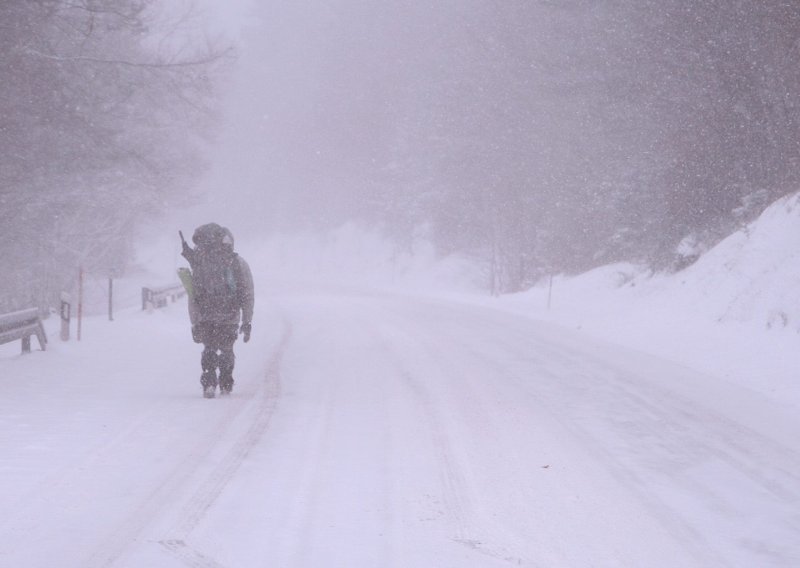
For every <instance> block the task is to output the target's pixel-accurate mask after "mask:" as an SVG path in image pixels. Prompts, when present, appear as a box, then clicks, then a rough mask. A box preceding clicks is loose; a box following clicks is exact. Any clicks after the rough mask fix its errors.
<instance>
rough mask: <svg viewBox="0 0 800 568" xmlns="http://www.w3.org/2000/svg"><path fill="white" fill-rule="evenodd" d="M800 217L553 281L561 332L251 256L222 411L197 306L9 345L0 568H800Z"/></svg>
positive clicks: (539, 296) (258, 252)
mask: <svg viewBox="0 0 800 568" xmlns="http://www.w3.org/2000/svg"><path fill="white" fill-rule="evenodd" d="M798 214H800V208H798V206H797V198H790V199H787V200H785V201H784V202H781V203H778V204H776V205H775V206H773V208H771V209H770V210H768V211H767V212H766V213H765V215H764V216H763V217H762V219H761V220H760V221H759V222H758V223H756V224H754V225H753V226H751V227H750V228H748V231H747V233H746V234H745V233H742V234H740V235H734V236H732V237H731V238H730V239H728V240H726V241H725V242H723V243H721V244H720V245H719V246H718V247H717V248H715V249H714V250H712V251H710V252H709V253H708V254H707V255H705V256H704V257H703V258H702V259H701V260H700V261H699V262H698V263H696V264H695V265H693V266H692V267H691V268H689V269H688V270H686V271H684V272H683V273H680V274H678V275H673V276H648V275H645V274H642V273H641V272H639V271H637V270H636V269H635V268H634V267H628V266H617V267H607V268H605V269H600V270H597V271H594V272H593V273H590V274H588V275H583V276H580V277H576V278H572V279H564V278H557V279H556V281H555V284H554V287H553V294H552V308H551V309H550V310H547V308H546V301H547V294H548V291H547V289H546V288H545V287H541V288H537V289H534V290H532V291H530V292H528V293H525V294H520V295H517V296H515V297H508V298H501V299H490V298H485V297H482V296H478V295H475V294H467V293H466V292H465V290H464V289H461V290H460V291H459V293H458V294H457V295H456V294H454V293H445V292H443V290H444V289H447V288H448V287H447V286H446V285H440V286H438V289H437V294H436V295H435V296H434V295H430V294H427V295H423V294H421V293H420V292H419V290H420V289H422V288H426V287H427V288H430V286H429V284H430V281H436V282H439V283H441V282H443V281H448V282H449V281H455V280H458V278H461V277H462V276H463V274H464V273H465V272H468V270H469V269H468V267H466V266H465V265H464V264H463V263H461V262H458V261H455V260H451V261H450V262H448V263H446V264H445V265H441V264H439V265H437V264H436V263H435V262H434V260H433V259H432V257H431V256H430V255H427V256H426V255H421V256H417V257H415V258H416V260H414V261H412V260H411V258H412V257H404V256H402V255H401V256H398V255H396V254H393V255H391V256H389V257H387V256H386V255H385V254H384V252H385V251H384V250H383V249H381V248H380V247H378V248H377V249H374V248H373V249H370V247H368V246H366V244H365V243H366V241H365V240H364V239H359V238H354V237H352V236H351V237H347V236H345V237H341V235H340V239H339V240H338V241H337V240H336V239H334V241H333V248H334V249H335V248H337V247H338V248H339V249H347V248H348V247H347V246H345V245H346V243H347V242H348V240H349V241H358V242H359V243H360V246H361V248H360V249H359V250H361V251H362V252H363V256H364V258H366V259H367V261H366V262H356V261H353V262H352V263H351V264H346V263H344V261H343V260H342V259H343V258H344V257H349V258H351V259H352V258H353V255H352V250H350V251H345V250H342V252H341V257H342V258H340V259H339V260H337V258H336V257H335V255H334V257H333V258H330V255H329V257H328V259H327V264H325V263H322V264H321V263H320V262H319V261H317V262H316V264H314V263H312V266H314V267H316V268H314V269H313V270H312V274H311V275H313V273H314V272H315V273H316V276H317V277H320V276H321V275H323V273H325V272H326V271H331V272H333V268H332V267H335V266H337V265H338V266H340V267H341V266H345V267H346V270H344V271H342V272H344V273H346V274H349V275H351V276H352V275H354V274H356V275H361V276H363V275H364V274H366V273H368V272H369V270H367V269H366V268H364V266H365V264H368V265H371V269H370V270H372V272H373V273H374V274H380V273H381V271H382V270H383V272H384V276H375V277H374V278H375V279H374V281H372V282H371V283H372V284H373V285H374V286H373V287H372V288H369V289H366V288H365V287H363V286H360V287H357V286H354V285H353V282H354V281H363V278H360V277H359V278H351V279H349V280H348V278H342V279H339V280H337V281H336V282H335V284H326V285H322V284H319V285H314V286H310V285H298V284H297V280H295V281H294V282H289V281H287V280H286V277H287V276H288V275H287V273H286V272H287V271H285V270H284V271H279V270H277V267H284V268H285V265H286V263H287V259H293V260H294V261H297V260H298V259H297V258H295V257H292V255H291V254H290V252H291V251H289V252H287V251H286V250H284V251H283V252H281V247H279V246H276V245H274V244H272V245H270V246H267V247H255V248H251V249H249V250H248V249H246V248H245V251H246V255H245V256H246V257H247V258H248V259H250V261H251V264H252V265H253V268H254V272H255V273H256V281H257V283H258V297H257V304H258V306H257V313H256V318H255V321H254V334H253V339H252V341H251V342H250V343H249V344H246V345H244V344H241V343H239V344H237V355H238V359H237V372H236V378H237V384H236V387H235V391H234V394H233V396H231V397H229V398H221V399H219V398H218V399H214V400H205V399H203V398H202V397H201V396H200V387H199V380H198V379H199V348H198V346H197V345H195V344H193V343H192V342H191V338H190V334H189V325H188V318H187V315H186V306H185V304H184V303H183V302H179V303H177V304H174V305H170V306H169V307H167V308H166V309H164V310H158V311H155V312H154V313H146V312H141V311H139V310H138V308H137V307H135V303H136V297H135V286H134V285H133V284H132V283H130V282H128V283H126V284H124V285H122V286H121V290H128V292H126V293H123V294H122V295H121V297H125V298H129V303H130V304H131V305H132V306H133V307H130V308H126V309H120V310H119V311H118V313H117V314H116V316H115V321H114V322H109V321H107V318H105V317H104V316H102V315H93V316H91V317H89V318H87V319H86V320H85V322H84V326H83V340H82V341H81V342H80V343H77V342H74V341H73V342H69V343H61V342H59V341H58V340H57V334H56V330H55V329H52V326H53V324H54V323H55V322H48V327H50V328H51V329H50V335H51V344H50V347H49V349H48V351H46V352H40V351H35V352H34V353H32V354H31V355H26V356H20V355H18V354H17V353H18V350H19V344H18V343H15V344H13V345H6V346H2V347H0V381H2V386H3V393H4V396H3V397H0V455H2V456H3V459H2V461H0V510H2V511H3V512H4V514H3V517H2V519H0V566H14V567H45V566H47V567H49V566H53V565H58V566H60V567H69V566H74V567H94V566H115V567H126V566H131V567H133V566H148V567H155V568H161V567H164V568H169V567H180V566H195V567H216V568H219V567H227V568H240V567H242V568H246V567H255V566H298V567H300V566H313V567H318V566H326V567H327V566H341V567H362V566H363V567H373V566H398V567H401V566H402V567H405V566H429V567H443V566H459V567H461V566H481V567H483V566H506V565H521V566H543V567H583V566H599V567H612V566H625V567H627V566H635V567H638V566H663V567H675V566H681V567H684V566H686V567H689V566H697V567H707V566H736V567H748V568H750V567H753V566H759V567H760V566H781V567H790V566H798V565H800V539H798V534H800V516H798V513H797V511H798V510H800V441H798V437H797V432H798V431H799V428H798V426H800V414H798V412H797V409H798V398H800V396H798V390H797V385H796V382H795V381H794V377H793V369H795V368H796V364H797V363H798V362H800V361H798V360H797V359H798V357H797V355H796V351H797V350H796V349H794V342H795V341H797V340H798V339H800V337H798V323H800V319H798V317H800V310H798V309H796V308H795V307H794V306H793V305H792V301H793V299H794V294H793V288H796V286H795V285H794V284H795V282H796V280H793V279H794V278H795V276H796V275H797V270H798V269H796V268H795V267H796V266H797V263H796V262H795V263H794V264H792V261H793V260H795V255H796V253H795V251H796V250H798V248H797V247H796V246H794V245H795V244H798V243H797V240H798V239H800V237H799V236H798V235H800V231H798V230H794V228H793V227H792V223H793V222H795V221H796V217H797V215H798ZM795 224H796V223H795ZM245 244H246V243H245ZM328 244H329V245H330V244H331V243H328ZM293 246H295V247H297V244H296V243H295V245H293ZM303 246H308V248H315V247H321V248H324V246H323V244H320V243H314V244H313V246H312V245H310V244H309V245H303ZM367 249H370V250H371V252H369V253H367V252H364V251H366V250H367ZM328 250H329V251H330V250H331V248H330V246H329V247H328ZM276 251H277V252H276ZM279 252H280V253H281V254H283V257H282V258H283V260H284V262H283V263H280V262H278V261H277V260H276V259H277V258H279V256H280V255H278V253H279ZM356 256H358V255H356ZM420 258H421V259H422V260H420ZM387 259H388V260H387ZM387 266H389V267H391V270H384V269H385V268H386V267H387ZM381 267H383V268H381ZM398 267H400V268H401V269H400V270H398ZM459 274H460V275H461V276H458V275H459ZM408 275H411V276H408ZM432 275H433V276H432ZM301 276H305V277H306V278H304V280H306V281H308V280H310V279H311V278H308V276H309V274H308V273H306V274H302V275H301ZM407 276H408V278H409V280H408V281H407V282H406V283H404V280H403V279H404V278H406V277H407ZM384 277H385V278H386V279H387V280H386V281H385V282H382V281H381V279H382V278H384ZM426 279H428V280H429V281H426ZM329 280H330V279H329ZM389 282H391V283H393V284H394V286H395V288H398V287H399V288H404V289H405V292H403V293H401V292H398V291H396V290H395V291H386V290H385V289H384V291H379V290H378V288H377V286H378V284H382V285H383V287H384V288H386V286H385V285H384V284H387V283H389ZM411 283H413V286H412V285H411ZM98 286H99V285H98ZM412 288H413V289H415V290H416V291H415V292H414V293H409V292H408V290H410V289H412ZM98 291H99V288H98ZM775 314H778V315H777V316H776V315H775ZM780 314H783V315H780ZM545 320H551V321H545ZM768 327H769V329H768ZM73 333H74V330H73ZM34 344H35V342H34Z"/></svg>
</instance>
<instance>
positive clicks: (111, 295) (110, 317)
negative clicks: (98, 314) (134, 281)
mask: <svg viewBox="0 0 800 568" xmlns="http://www.w3.org/2000/svg"><path fill="white" fill-rule="evenodd" d="M108 321H114V279H113V278H111V277H110V276H109V277H108Z"/></svg>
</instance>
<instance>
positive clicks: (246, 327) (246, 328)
mask: <svg viewBox="0 0 800 568" xmlns="http://www.w3.org/2000/svg"><path fill="white" fill-rule="evenodd" d="M252 330H253V324H251V323H250V322H245V323H243V324H242V327H241V328H239V333H241V334H242V335H244V342H245V343H247V342H248V341H250V332H251V331H252Z"/></svg>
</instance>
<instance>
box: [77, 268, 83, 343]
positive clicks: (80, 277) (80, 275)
mask: <svg viewBox="0 0 800 568" xmlns="http://www.w3.org/2000/svg"><path fill="white" fill-rule="evenodd" d="M82 322H83V266H81V267H80V269H79V270H78V336H77V337H78V341H80V340H81V323H82Z"/></svg>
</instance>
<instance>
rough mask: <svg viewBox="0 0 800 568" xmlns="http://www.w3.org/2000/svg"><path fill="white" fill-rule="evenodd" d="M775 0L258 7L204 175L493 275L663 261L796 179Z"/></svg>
mask: <svg viewBox="0 0 800 568" xmlns="http://www.w3.org/2000/svg"><path fill="white" fill-rule="evenodd" d="M799 16H800V8H798V6H796V5H795V4H793V3H786V2H782V1H767V2H757V3H756V2H751V3H731V2H703V3H697V2H689V1H685V0H682V1H678V0H667V1H658V2H655V1H641V0H636V1H628V2H604V1H599V2H598V1H594V0H593V1H580V0H578V1H570V2H547V1H539V2H529V1H525V2H518V1H513V2H485V1H472V0H466V1H464V0H458V1H442V2H435V3H430V2H405V3H394V2H393V3H387V2H380V3H378V2H373V3H365V2H354V1H340V2H293V3H279V5H263V4H259V5H258V6H254V7H253V8H252V11H251V20H250V24H249V25H247V26H246V28H245V32H244V39H243V43H242V46H241V51H240V58H239V61H238V68H237V79H236V81H235V87H234V90H235V95H234V96H233V97H232V99H231V100H230V105H229V107H228V109H229V111H228V114H227V117H228V120H229V123H228V125H227V129H226V133H225V135H224V137H223V141H224V144H223V145H222V148H223V149H222V152H221V154H220V156H219V160H218V162H217V167H216V170H215V175H214V177H213V182H212V183H210V184H209V189H210V190H211V191H212V193H213V192H215V191H216V192H217V197H216V198H215V199H214V200H213V203H215V205H216V206H218V207H223V208H225V207H230V208H232V209H233V210H234V211H235V212H236V214H237V215H239V216H240V217H241V218H242V219H243V220H247V221H248V222H249V223H250V224H251V225H254V226H259V227H264V226H267V227H270V228H271V229H276V228H278V229H287V228H298V227H303V228H306V227H309V226H310V227H317V228H330V227H334V226H337V225H338V224H341V223H342V222H344V221H347V220H353V219H356V220H359V221H361V222H364V223H366V224H371V225H376V226H379V227H380V228H382V229H383V230H384V231H385V233H386V234H387V235H388V236H390V237H392V238H393V239H395V240H396V241H398V242H399V243H400V245H401V246H402V244H403V243H407V242H409V241H410V240H412V239H413V238H415V236H416V237H419V236H420V235H424V236H425V237H426V238H428V239H430V240H431V241H433V243H434V244H435V246H436V247H437V250H439V251H440V253H449V252H466V253H468V254H469V255H472V256H473V257H474V258H476V259H477V260H478V261H480V262H485V263H492V264H493V265H494V267H495V268H496V270H497V272H498V274H497V279H498V286H499V287H500V289H501V290H503V291H511V290H518V289H522V288H524V287H526V286H527V285H529V284H530V283H531V282H532V281H534V280H535V279H537V278H538V277H540V276H541V275H542V274H545V273H548V272H550V271H562V270H566V271H579V270H585V269H587V268H590V267H592V266H596V265H599V264H603V263H608V262H612V261H618V260H630V261H634V262H642V263H646V264H649V265H651V266H653V267H655V268H668V269H670V268H672V269H674V268H677V267H680V266H683V265H685V264H686V263H687V262H691V260H692V259H693V258H695V257H696V255H697V254H698V253H699V252H702V250H705V249H706V248H707V247H709V246H711V245H713V244H714V243H716V242H717V241H718V240H719V239H720V238H722V237H724V236H725V235H727V234H729V233H730V232H731V231H732V230H735V229H736V228H738V227H740V226H742V225H743V224H744V223H746V222H747V221H749V220H751V219H752V218H753V217H754V216H755V215H757V214H758V213H760V211H762V210H763V208H764V207H765V206H766V205H767V204H768V203H770V202H771V201H773V200H774V199H775V198H777V197H779V196H781V195H784V194H786V193H788V192H791V191H794V190H795V189H796V188H797V186H798V184H797V181H798V180H797V177H798V165H799V164H798V157H800V147H799V146H798V137H797V124H798V118H800V117H799V116H798V113H799V112H800V110H799V109H800V105H798V102H799V101H798V96H800V88H798V87H800V85H799V84H798V79H800V72H799V71H798V69H797V67H796V66H795V65H794V64H793V63H792V62H793V61H795V60H796V57H797V56H798V55H800V53H798V44H797V42H796V41H795V40H794V38H795V37H796V33H797V31H798V29H800V19H799Z"/></svg>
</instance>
